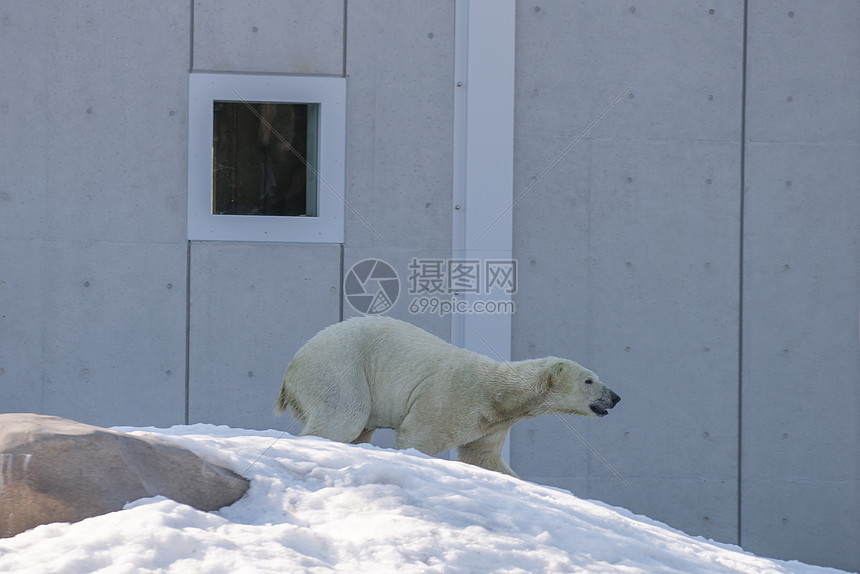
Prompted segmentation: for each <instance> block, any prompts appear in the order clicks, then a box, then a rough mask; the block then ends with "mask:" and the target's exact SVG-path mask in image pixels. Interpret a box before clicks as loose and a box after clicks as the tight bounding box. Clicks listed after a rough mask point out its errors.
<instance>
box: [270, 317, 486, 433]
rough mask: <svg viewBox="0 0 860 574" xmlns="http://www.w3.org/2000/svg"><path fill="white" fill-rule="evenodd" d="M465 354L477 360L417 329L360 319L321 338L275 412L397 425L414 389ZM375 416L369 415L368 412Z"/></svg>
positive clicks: (294, 369) (300, 359) (294, 370)
mask: <svg viewBox="0 0 860 574" xmlns="http://www.w3.org/2000/svg"><path fill="white" fill-rule="evenodd" d="M460 354H464V355H469V356H472V355H474V353H471V352H469V351H465V350H463V349H460V348H458V347H455V346H453V345H450V344H449V343H447V342H445V341H443V340H442V339H440V338H439V337H436V336H435V335H432V334H430V333H428V332H426V331H424V330H422V329H420V328H418V327H416V326H414V325H411V324H409V323H406V322H404V321H398V320H396V319H392V318H389V317H356V318H352V319H348V320H346V321H343V322H341V323H336V324H334V325H331V326H330V327H327V328H325V329H323V330H322V331H320V332H319V333H317V334H316V335H315V336H314V337H313V338H311V339H310V340H309V341H308V342H307V343H306V344H305V345H304V346H303V347H302V348H301V349H299V351H298V352H297V353H296V355H295V357H293V360H292V361H290V364H289V366H288V367H287V371H286V373H285V374H284V380H283V385H282V388H281V395H280V396H279V397H278V402H277V404H276V409H277V410H279V411H284V410H286V409H287V407H290V408H291V410H292V411H293V415H294V416H295V417H296V418H298V419H299V420H304V419H305V418H306V417H305V411H306V409H307V408H309V407H310V405H312V404H313V405H316V406H315V407H314V408H315V409H318V408H320V407H321V406H322V404H325V405H327V406H329V407H331V409H332V412H335V411H337V412H339V413H343V412H355V411H356V410H358V409H362V410H368V411H369V410H370V405H371V404H373V407H374V408H373V413H372V415H373V417H374V418H376V419H378V420H375V421H371V422H373V423H374V424H378V425H380V427H385V426H392V427H394V426H396V425H397V424H399V422H400V421H399V419H401V418H402V415H403V413H405V412H406V411H407V404H408V402H409V399H410V395H411V394H412V391H413V390H414V389H415V387H416V386H417V385H418V384H419V383H421V382H423V381H427V380H428V379H429V378H436V377H438V375H439V374H440V371H444V370H445V369H446V368H447V367H448V366H449V365H462V364H463V362H464V361H462V360H455V359H454V357H455V356H457V355H460ZM368 416H370V412H368Z"/></svg>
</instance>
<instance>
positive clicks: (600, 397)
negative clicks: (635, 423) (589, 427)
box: [544, 358, 621, 417]
mask: <svg viewBox="0 0 860 574" xmlns="http://www.w3.org/2000/svg"><path fill="white" fill-rule="evenodd" d="M544 361H546V363H547V364H546V372H545V375H544V377H545V378H544V381H545V384H546V386H547V391H546V395H545V400H544V401H545V404H546V405H547V406H548V407H550V408H551V409H552V410H555V411H557V412H564V413H572V414H577V415H584V416H598V417H602V416H606V415H607V414H609V409H611V408H612V407H614V406H615V405H617V404H618V401H620V400H621V397H619V396H618V395H617V394H615V392H614V391H613V390H612V389H610V388H609V387H607V386H606V385H604V384H603V383H601V382H600V380H599V379H598V378H597V375H595V374H594V373H592V372H591V371H589V370H588V369H586V368H584V367H582V366H580V365H578V364H576V363H574V362H573V361H568V360H566V359H556V358H549V359H544Z"/></svg>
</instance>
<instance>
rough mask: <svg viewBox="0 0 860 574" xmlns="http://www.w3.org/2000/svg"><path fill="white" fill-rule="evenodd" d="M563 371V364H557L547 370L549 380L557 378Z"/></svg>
mask: <svg viewBox="0 0 860 574" xmlns="http://www.w3.org/2000/svg"><path fill="white" fill-rule="evenodd" d="M563 370H564V363H561V362H558V363H556V364H554V365H553V366H551V367H550V368H549V376H550V379H554V378H555V377H557V376H559V375H560V374H561V372H562V371H563Z"/></svg>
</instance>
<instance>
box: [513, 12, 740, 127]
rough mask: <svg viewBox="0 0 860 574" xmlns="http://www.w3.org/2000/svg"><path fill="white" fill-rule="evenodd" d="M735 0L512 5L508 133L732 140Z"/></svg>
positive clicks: (736, 122) (736, 78)
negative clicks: (512, 96)
mask: <svg viewBox="0 0 860 574" xmlns="http://www.w3.org/2000/svg"><path fill="white" fill-rule="evenodd" d="M742 50H743V3H742V2H739V1H737V0H719V1H716V2H713V1H712V2H703V1H695V2H683V3H680V4H679V3H672V2H640V3H632V2H627V1H621V0H611V1H604V2H587V3H586V2H568V1H566V0H549V1H544V2H535V3H519V4H518V16H517V63H516V67H517V91H516V102H517V103H516V106H517V111H516V123H515V126H516V132H517V137H530V136H534V137H538V138H540V139H545V138H550V137H564V138H570V139H573V138H576V137H577V136H579V135H580V134H581V133H582V132H583V130H585V129H586V128H587V127H588V126H589V124H591V122H592V121H594V120H595V118H597V117H598V116H599V115H600V114H601V113H602V112H603V111H604V110H605V109H606V107H607V106H609V105H610V104H611V102H612V101H613V100H614V99H615V98H616V97H618V96H619V95H621V94H622V92H624V90H625V88H627V87H630V88H631V90H630V92H629V93H627V94H625V95H624V96H623V99H622V100H621V101H620V102H618V104H617V105H616V106H615V107H614V109H613V110H611V112H610V113H607V114H606V116H605V117H604V118H603V120H601V121H600V123H599V124H598V125H596V126H595V127H594V129H593V131H592V133H593V135H594V136H595V137H615V138H633V139H639V138H646V139H689V138H694V139H708V140H714V139H715V140H733V139H737V137H738V132H739V129H740V113H739V109H740V101H741V74H742Z"/></svg>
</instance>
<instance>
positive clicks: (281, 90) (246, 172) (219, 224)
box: [188, 73, 346, 243]
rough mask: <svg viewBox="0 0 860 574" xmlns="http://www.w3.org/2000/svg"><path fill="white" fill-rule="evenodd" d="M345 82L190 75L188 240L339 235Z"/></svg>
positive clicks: (319, 239)
mask: <svg viewBox="0 0 860 574" xmlns="http://www.w3.org/2000/svg"><path fill="white" fill-rule="evenodd" d="M345 148H346V80H345V79H343V78H332V77H298V76H258V75H247V74H210V73H193V74H191V77H190V83H189V154H188V155H189V166H188V168H189V169H188V238H189V239H192V240H227V241H289V242H308V243H341V242H342V241H343V213H344V199H343V189H344V181H345V176H344V164H345V161H344V155H345Z"/></svg>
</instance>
